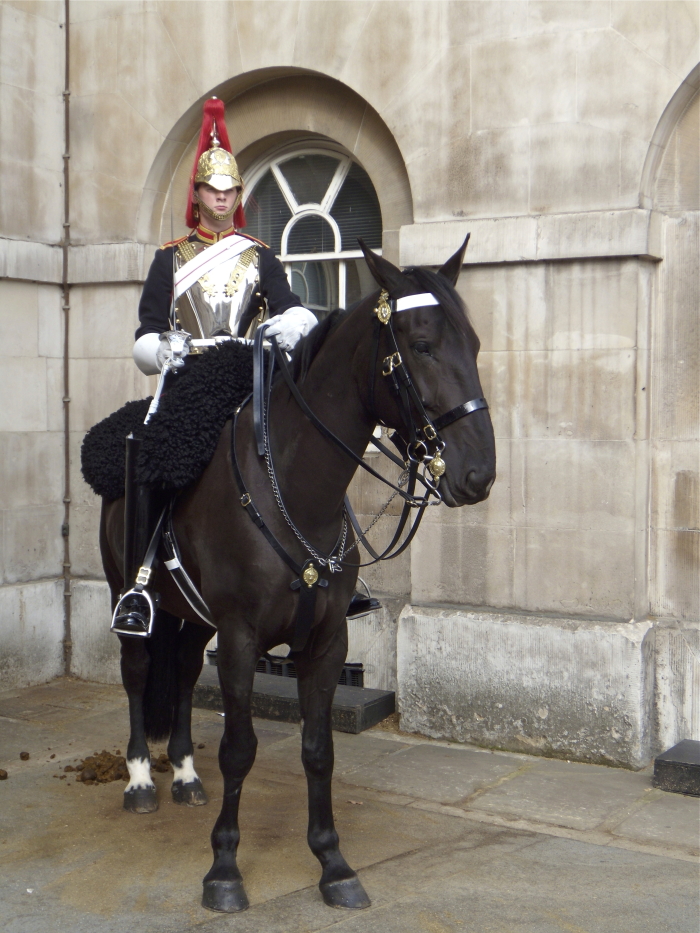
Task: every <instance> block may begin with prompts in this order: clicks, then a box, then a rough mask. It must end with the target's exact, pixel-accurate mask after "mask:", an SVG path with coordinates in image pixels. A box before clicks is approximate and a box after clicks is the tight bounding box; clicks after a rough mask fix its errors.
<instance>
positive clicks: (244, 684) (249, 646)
mask: <svg viewBox="0 0 700 933" xmlns="http://www.w3.org/2000/svg"><path fill="white" fill-rule="evenodd" d="M217 651H218V660H219V681H220V682H221V693H222V696H223V701H224V714H225V719H224V735H223V738H222V739H221V745H220V746H219V767H220V768H221V773H222V774H223V777H224V799H223V804H222V807H221V813H220V814H219V818H218V819H217V821H216V824H215V826H214V829H213V831H212V834H211V845H212V849H213V850H214V864H213V865H212V867H211V869H210V870H209V872H208V873H207V875H206V876H205V878H204V893H203V896H202V906H203V907H208V908H209V909H210V910H222V911H226V912H227V913H232V912H234V911H238V910H245V909H246V908H247V907H248V898H247V896H246V893H245V890H244V888H243V879H242V878H241V873H240V871H239V869H238V865H237V862H236V855H237V852H238V842H239V840H240V836H241V834H240V830H239V828H238V808H239V804H240V800H241V789H242V787H243V781H244V779H245V777H246V775H247V774H248V772H249V771H250V769H251V768H252V767H253V762H254V761H255V752H256V749H257V746H258V740H257V738H256V737H255V732H254V731H253V719H252V715H251V699H252V693H253V677H254V675H255V665H256V662H257V660H258V657H257V655H258V652H257V650H256V647H255V645H254V644H253V643H251V642H250V641H248V640H247V639H245V638H241V639H240V640H239V642H238V643H235V642H229V641H228V639H222V632H221V631H220V632H219V643H218V648H217Z"/></svg>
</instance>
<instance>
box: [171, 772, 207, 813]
mask: <svg viewBox="0 0 700 933" xmlns="http://www.w3.org/2000/svg"><path fill="white" fill-rule="evenodd" d="M170 792H171V793H172V795H173V803H180V804H182V805H183V806H185V807H203V806H204V804H205V803H209V798H208V797H207V794H206V791H205V790H204V787H203V786H202V782H201V781H200V780H199V778H197V780H196V781H189V783H187V784H185V783H184V782H183V781H173V786H172V787H171V788H170Z"/></svg>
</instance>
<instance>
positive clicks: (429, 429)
mask: <svg viewBox="0 0 700 933" xmlns="http://www.w3.org/2000/svg"><path fill="white" fill-rule="evenodd" d="M423 434H424V435H425V437H426V438H427V439H428V440H429V441H434V440H436V439H437V431H436V430H435V428H434V427H433V426H432V424H426V425H425V427H424V428H423Z"/></svg>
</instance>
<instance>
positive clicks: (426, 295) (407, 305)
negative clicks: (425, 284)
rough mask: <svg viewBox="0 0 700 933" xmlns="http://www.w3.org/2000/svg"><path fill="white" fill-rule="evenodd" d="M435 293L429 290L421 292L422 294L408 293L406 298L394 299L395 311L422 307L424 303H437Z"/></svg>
mask: <svg viewBox="0 0 700 933" xmlns="http://www.w3.org/2000/svg"><path fill="white" fill-rule="evenodd" d="M439 304H440V302H439V301H438V300H437V298H436V297H435V295H431V293H430V292H423V294H422V295H409V296H408V297H407V298H397V299H396V310H397V311H410V310H411V308H424V307H425V306H426V305H439Z"/></svg>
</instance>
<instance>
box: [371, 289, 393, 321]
mask: <svg viewBox="0 0 700 933" xmlns="http://www.w3.org/2000/svg"><path fill="white" fill-rule="evenodd" d="M374 313H375V314H376V315H377V317H378V318H379V320H380V322H381V323H382V324H388V323H389V319H390V318H391V305H390V304H389V292H388V291H387V290H386V289H384V288H383V289H382V291H381V294H380V295H379V301H378V302H377V307H376V308H375V309H374Z"/></svg>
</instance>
